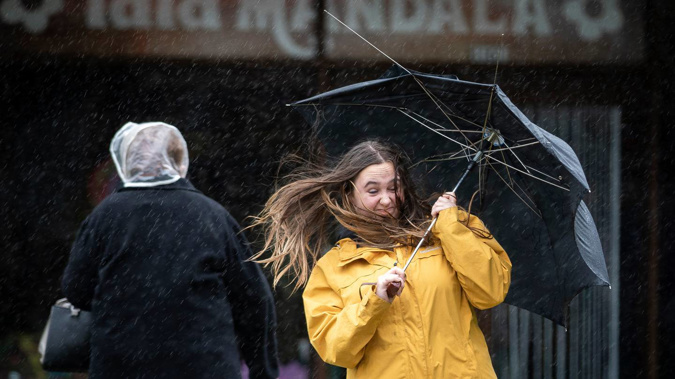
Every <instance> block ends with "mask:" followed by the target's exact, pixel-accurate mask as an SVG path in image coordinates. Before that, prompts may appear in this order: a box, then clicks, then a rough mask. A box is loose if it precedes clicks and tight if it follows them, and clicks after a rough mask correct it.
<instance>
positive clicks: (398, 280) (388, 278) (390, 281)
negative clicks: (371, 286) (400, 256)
mask: <svg viewBox="0 0 675 379" xmlns="http://www.w3.org/2000/svg"><path fill="white" fill-rule="evenodd" d="M390 286H393V287H394V288H396V287H398V291H396V292H394V293H393V295H392V296H389V294H388V293H387V289H388V288H389V287H390ZM403 287H405V272H403V270H402V269H401V268H399V267H394V268H392V269H391V270H389V271H387V272H386V273H385V274H382V275H380V277H379V278H377V284H376V285H375V294H376V295H377V296H378V297H379V298H380V299H382V300H384V301H386V302H388V303H391V302H392V301H394V297H396V296H401V292H403ZM390 293H391V291H390Z"/></svg>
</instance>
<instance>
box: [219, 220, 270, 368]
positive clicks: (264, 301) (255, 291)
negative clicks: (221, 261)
mask: <svg viewBox="0 0 675 379" xmlns="http://www.w3.org/2000/svg"><path fill="white" fill-rule="evenodd" d="M232 223H233V224H232V229H231V230H229V233H228V235H227V241H228V245H229V246H227V249H228V252H227V255H228V263H227V268H226V270H225V272H224V273H223V280H224V281H225V285H226V287H227V291H228V295H227V296H228V300H229V301H230V305H231V307H232V317H233V319H234V326H235V332H236V334H237V342H238V344H239V350H240V351H241V354H242V357H243V359H244V361H245V362H246V365H247V366H248V368H249V377H250V378H252V379H253V378H277V377H279V362H278V358H277V340H276V326H277V321H276V313H275V310H274V297H273V296H272V291H271V290H270V287H269V285H268V283H267V279H266V278H265V276H264V275H263V272H262V270H261V269H260V266H259V265H258V264H257V263H254V262H250V261H248V258H249V257H250V256H251V250H250V247H249V243H248V241H247V240H246V237H245V236H244V234H243V233H241V232H240V230H239V226H238V225H237V224H236V223H235V222H234V220H232Z"/></svg>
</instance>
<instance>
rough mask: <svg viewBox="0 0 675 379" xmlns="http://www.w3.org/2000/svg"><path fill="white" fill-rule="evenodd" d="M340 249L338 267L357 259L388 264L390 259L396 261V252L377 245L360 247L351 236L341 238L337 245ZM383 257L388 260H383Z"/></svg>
mask: <svg viewBox="0 0 675 379" xmlns="http://www.w3.org/2000/svg"><path fill="white" fill-rule="evenodd" d="M335 248H336V249H338V256H339V258H340V261H339V262H338V267H342V266H345V265H347V264H349V263H351V262H353V261H355V260H358V259H365V260H366V261H367V262H368V263H370V264H386V263H390V262H388V261H389V260H392V259H393V261H395V259H396V258H395V257H394V252H393V251H389V250H384V249H380V248H376V247H359V246H358V245H357V243H356V242H355V241H354V240H352V239H351V238H343V239H341V240H339V241H338V242H337V244H336V246H335ZM383 259H384V260H385V261H386V262H383Z"/></svg>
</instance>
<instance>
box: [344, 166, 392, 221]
mask: <svg viewBox="0 0 675 379" xmlns="http://www.w3.org/2000/svg"><path fill="white" fill-rule="evenodd" d="M397 180H398V178H397V177H396V173H395V172H394V165H393V164H392V163H391V162H385V163H379V164H374V165H370V166H368V167H366V168H364V169H363V170H361V172H360V173H359V174H358V175H357V176H356V179H355V180H354V186H355V187H356V188H355V190H354V192H353V193H352V194H351V196H352V199H351V200H352V202H353V203H354V205H356V207H357V209H358V212H359V213H360V214H362V215H372V213H370V212H369V211H372V212H375V213H377V214H378V215H380V216H392V217H394V218H398V216H399V214H400V210H399V207H398V205H397V203H396V198H397V197H398V198H399V202H400V200H401V199H402V198H403V196H402V190H401V185H400V183H398V184H396V181H397ZM395 184H396V185H395ZM395 188H398V194H397V193H396V191H395Z"/></svg>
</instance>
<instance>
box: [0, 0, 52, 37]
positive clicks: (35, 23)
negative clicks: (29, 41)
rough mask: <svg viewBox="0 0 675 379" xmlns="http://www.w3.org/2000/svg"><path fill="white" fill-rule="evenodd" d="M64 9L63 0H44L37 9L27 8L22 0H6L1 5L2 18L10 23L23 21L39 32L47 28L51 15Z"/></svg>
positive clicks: (25, 25) (26, 26)
mask: <svg viewBox="0 0 675 379" xmlns="http://www.w3.org/2000/svg"><path fill="white" fill-rule="evenodd" d="M62 10H63V0H42V4H40V5H39V6H37V7H35V9H27V8H26V6H25V5H23V3H22V2H21V0H5V1H4V2H3V3H2V5H0V18H2V19H3V20H4V21H5V22H7V23H9V24H18V23H23V26H24V28H26V30H28V31H29V32H31V33H34V34H37V33H40V32H42V31H44V30H45V29H46V28H47V23H48V22H49V16H51V15H53V14H56V13H58V12H60V11H62Z"/></svg>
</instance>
